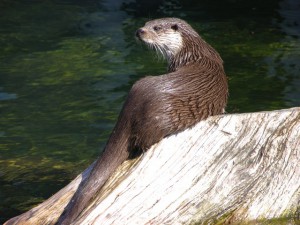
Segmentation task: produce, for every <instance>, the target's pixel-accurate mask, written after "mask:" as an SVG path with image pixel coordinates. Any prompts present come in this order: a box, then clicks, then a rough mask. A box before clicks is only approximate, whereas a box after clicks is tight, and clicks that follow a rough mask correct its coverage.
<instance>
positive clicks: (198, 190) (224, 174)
mask: <svg viewBox="0 0 300 225" xmlns="http://www.w3.org/2000/svg"><path fill="white" fill-rule="evenodd" d="M92 166H93V165H91V166H90V167H89V168H88V169H86V170H85V171H84V172H83V173H82V174H81V175H79V176H78V177H77V178H76V179H75V180H74V181H72V182H71V183H70V184H69V185H67V186H66V187H65V188H63V189H62V190H60V191H59V192H57V193H56V194H55V195H53V196H52V197H51V198H49V199H48V200H46V201H45V202H43V203H41V204H40V205H38V206H37V207H35V208H33V209H31V210H30V211H28V212H26V213H24V214H22V215H20V216H18V217H15V218H12V219H11V220H9V221H7V222H6V223H5V224H6V225H8V224H54V223H55V222H56V220H57V218H58V217H59V215H60V214H61V212H62V211H63V208H64V207H65V206H66V204H67V203H68V201H69V200H70V198H71V196H72V195H73V193H74V192H75V190H76V189H77V187H78V185H79V183H80V182H81V181H82V179H85V178H86V177H87V176H88V174H89V172H90V170H91V168H92ZM278 218H279V219H280V221H281V222H282V221H285V222H282V223H281V222H280V223H276V224H299V223H300V221H299V220H300V108H291V109H286V110H279V111H271V112H258V113H244V114H232V115H231V114H228V115H221V116H215V117H211V118H209V119H207V120H206V121H202V122H200V123H198V124H197V125H196V126H195V127H193V128H192V129H188V130H186V131H184V132H182V133H179V134H177V135H172V136H170V137H168V138H165V139H164V140H162V141H161V142H160V143H158V144H156V145H154V146H152V148H151V149H149V150H148V151H147V152H146V153H144V154H143V155H142V156H141V157H140V158H138V159H136V160H133V161H127V162H125V163H123V164H122V165H121V166H120V167H119V168H118V170H117V171H116V172H115V174H114V175H113V176H112V177H111V179H110V180H109V181H108V183H107V184H106V185H105V187H104V188H103V189H102V190H101V192H100V193H98V194H97V196H95V198H94V199H93V201H91V202H90V204H89V207H87V208H86V209H85V211H84V212H83V213H82V214H81V215H80V216H79V218H78V219H77V220H76V222H75V224H105V225H108V224H120V225H124V224H130V225H133V224H139V225H141V224H172V225H173V224H229V223H230V224H232V223H240V222H243V224H248V223H249V224H266V222H268V221H271V220H272V221H273V222H274V219H278Z"/></svg>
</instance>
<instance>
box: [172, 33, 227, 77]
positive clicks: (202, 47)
mask: <svg viewBox="0 0 300 225" xmlns="http://www.w3.org/2000/svg"><path fill="white" fill-rule="evenodd" d="M200 63H201V64H205V65H207V66H212V65H213V66H220V67H223V60H222V59H221V57H220V55H219V54H218V52H217V51H216V50H215V49H213V48H212V47H211V46H210V45H209V44H207V43H206V42H205V41H204V40H203V39H202V38H201V37H200V36H198V37H192V38H189V36H186V38H184V39H183V46H182V47H181V49H180V50H179V51H178V52H177V53H176V55H174V56H171V57H170V58H169V59H168V72H174V71H176V70H178V69H180V68H181V67H184V66H187V65H192V64H200Z"/></svg>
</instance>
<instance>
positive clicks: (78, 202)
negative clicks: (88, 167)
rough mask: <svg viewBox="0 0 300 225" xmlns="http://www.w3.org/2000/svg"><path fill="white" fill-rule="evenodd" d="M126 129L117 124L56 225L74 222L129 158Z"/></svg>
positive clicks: (123, 125) (68, 224) (122, 125)
mask: <svg viewBox="0 0 300 225" xmlns="http://www.w3.org/2000/svg"><path fill="white" fill-rule="evenodd" d="M119 121H120V120H119ZM118 125H119V126H118ZM120 125H121V127H120ZM122 128H123V129H122ZM126 129H128V127H126V124H124V123H123V124H122V123H121V124H120V123H118V124H117V126H116V127H115V129H114V131H113V132H112V134H111V136H110V138H109V141H108V143H107V145H106V147H105V149H104V151H103V153H102V154H101V156H100V158H99V159H98V160H97V161H96V163H95V165H94V167H93V169H92V171H91V173H90V175H89V176H88V177H87V178H86V179H85V180H84V181H82V183H81V184H80V185H79V187H78V189H77V191H76V192H75V194H74V196H73V197H72V199H71V200H70V202H69V203H68V205H67V206H66V208H65V210H64V212H63V213H62V215H61V216H60V218H59V219H58V221H57V223H56V224H57V225H70V224H71V223H72V222H74V220H75V219H76V218H77V217H78V216H79V214H80V213H81V212H82V211H83V209H85V208H86V206H87V205H88V203H89V201H90V200H91V199H92V198H93V197H94V196H95V195H96V194H97V192H98V191H99V190H100V189H101V188H102V186H103V185H104V184H105V182H106V181H107V180H108V178H109V177H110V176H111V175H112V173H113V172H114V171H115V170H116V169H117V167H118V166H119V165H121V164H122V163H123V162H124V161H125V160H126V159H127V158H128V157H129V151H128V148H129V140H128V139H129V137H127V134H128V132H127V131H126Z"/></svg>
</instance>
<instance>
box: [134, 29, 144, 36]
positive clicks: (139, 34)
mask: <svg viewBox="0 0 300 225" xmlns="http://www.w3.org/2000/svg"><path fill="white" fill-rule="evenodd" d="M144 33H145V31H144V30H143V29H142V28H140V29H138V30H137V31H136V32H135V36H136V37H138V38H139V37H141V36H142V35H143V34H144Z"/></svg>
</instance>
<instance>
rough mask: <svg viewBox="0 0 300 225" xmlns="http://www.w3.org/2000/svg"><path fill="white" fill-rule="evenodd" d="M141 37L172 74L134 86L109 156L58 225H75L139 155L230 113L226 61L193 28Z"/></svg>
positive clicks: (175, 25) (180, 25)
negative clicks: (116, 173) (114, 177)
mask: <svg viewBox="0 0 300 225" xmlns="http://www.w3.org/2000/svg"><path fill="white" fill-rule="evenodd" d="M135 35H136V37H137V39H139V40H140V41H142V42H143V43H145V44H146V45H148V46H149V47H150V48H153V49H155V50H156V51H157V52H158V53H159V54H161V55H162V56H163V57H164V58H165V59H166V60H167V63H168V72H167V73H166V74H163V75H159V76H146V77H144V78H142V79H140V80H138V81H137V82H136V83H135V84H134V85H133V86H132V88H131V90H130V92H129V94H128V96H127V99H126V101H125V103H124V106H123V108H122V110H121V113H120V115H119V118H118V120H117V123H116V125H115V128H114V129H113V131H112V133H111V135H110V137H109V139H108V142H107V144H106V146H105V148H104V151H103V152H102V154H101V156H100V157H99V159H98V160H97V161H96V163H95V164H94V167H93V169H92V171H91V173H90V175H89V176H88V178H87V179H85V180H83V181H82V183H81V184H80V186H79V188H78V190H77V192H76V193H75V194H74V196H73V197H72V199H71V201H70V202H69V204H68V205H67V206H66V208H65V210H64V212H63V214H62V215H61V217H60V218H59V219H58V222H57V224H63V225H69V224H71V223H72V222H73V221H74V220H75V219H76V218H77V217H78V216H79V214H80V213H81V212H82V211H83V209H84V208H85V207H86V206H87V203H88V202H89V200H91V198H92V197H93V196H95V194H96V193H97V192H98V191H99V190H100V189H101V188H102V186H103V185H104V184H105V182H106V181H107V180H108V178H109V177H110V176H111V174H112V173H113V172H114V171H115V170H116V169H117V167H118V166H119V165H120V164H121V163H123V162H124V161H125V160H127V159H128V158H130V157H131V156H134V155H135V154H136V151H141V152H145V151H146V150H147V149H149V148H150V147H151V146H152V145H153V144H155V143H157V142H159V141H160V140H162V139H163V138H164V137H167V136H169V135H172V134H175V133H177V132H180V131H183V130H184V129H186V128H189V127H192V126H193V125H195V124H196V123H198V122H199V121H201V120H204V119H206V118H207V117H209V116H213V115H217V114H222V113H223V112H224V109H225V106H226V104H227V96H228V85H227V78H226V75H225V72H224V68H223V61H222V59H221V57H220V55H219V54H218V52H217V51H216V50H215V49H214V48H212V47H211V46H210V45H209V44H207V43H206V42H205V41H204V40H203V39H202V38H201V37H200V36H199V34H198V33H197V32H196V31H195V30H194V29H193V28H192V27H191V26H190V25H189V24H188V23H186V22H185V21H183V20H181V19H177V18H162V19H156V20H152V21H149V22H147V23H146V24H145V26H144V27H142V28H140V29H138V30H137V31H136V34H135Z"/></svg>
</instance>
